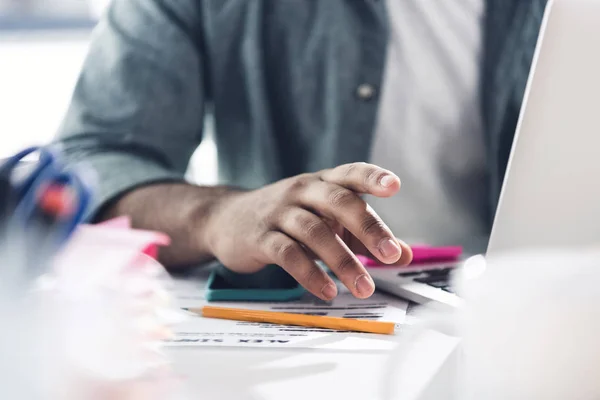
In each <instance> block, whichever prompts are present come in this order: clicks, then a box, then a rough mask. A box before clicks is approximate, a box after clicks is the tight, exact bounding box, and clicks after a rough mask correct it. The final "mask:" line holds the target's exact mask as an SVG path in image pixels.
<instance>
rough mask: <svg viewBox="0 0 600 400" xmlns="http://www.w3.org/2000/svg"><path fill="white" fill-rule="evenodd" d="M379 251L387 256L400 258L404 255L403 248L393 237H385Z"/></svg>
mask: <svg viewBox="0 0 600 400" xmlns="http://www.w3.org/2000/svg"><path fill="white" fill-rule="evenodd" d="M379 251H380V252H381V255H382V256H384V257H385V258H392V257H393V258H398V257H400V256H401V255H402V249H401V248H400V246H398V245H397V244H396V242H394V241H393V240H392V239H384V240H383V241H382V242H381V244H380V245H379Z"/></svg>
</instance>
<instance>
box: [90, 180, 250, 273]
mask: <svg viewBox="0 0 600 400" xmlns="http://www.w3.org/2000/svg"><path fill="white" fill-rule="evenodd" d="M238 192H239V190H236V189H233V188H230V187H200V186H193V185H188V184H183V183H182V184H174V183H168V184H157V185H150V186H146V187H142V188H139V189H136V190H133V191H132V192H130V193H128V194H126V195H124V196H123V197H122V198H120V199H118V200H117V201H116V202H115V203H114V204H112V205H111V206H109V207H108V208H107V209H106V210H105V211H104V212H103V213H102V214H101V215H100V219H101V220H107V219H110V218H114V217H118V216H124V215H127V216H129V217H130V218H131V221H132V224H133V227H134V228H139V229H148V230H156V231H160V232H164V233H165V234H167V235H169V236H170V238H171V245H170V246H169V247H166V248H163V249H161V251H160V254H159V259H160V261H161V262H162V263H163V264H164V265H165V266H167V267H180V266H189V265H194V264H198V263H202V262H206V261H209V260H211V259H212V258H213V254H212V253H211V251H210V249H209V248H208V244H207V240H206V236H207V225H208V220H209V217H210V215H211V213H212V212H213V211H214V210H215V208H216V207H217V206H218V204H219V202H220V201H222V200H223V199H224V198H226V197H228V196H231V195H233V194H235V193H238Z"/></svg>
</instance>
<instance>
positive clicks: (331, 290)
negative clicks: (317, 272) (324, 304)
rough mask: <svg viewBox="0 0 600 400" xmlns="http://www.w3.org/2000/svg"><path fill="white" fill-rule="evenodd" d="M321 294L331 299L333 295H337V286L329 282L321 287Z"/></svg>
mask: <svg viewBox="0 0 600 400" xmlns="http://www.w3.org/2000/svg"><path fill="white" fill-rule="evenodd" d="M321 294H322V295H323V297H325V298H326V299H327V300H331V299H333V298H335V296H337V287H336V286H335V285H332V284H331V283H329V284H327V285H325V287H323V290H321Z"/></svg>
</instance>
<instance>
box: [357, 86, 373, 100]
mask: <svg viewBox="0 0 600 400" xmlns="http://www.w3.org/2000/svg"><path fill="white" fill-rule="evenodd" d="M356 94H357V95H358V97H359V98H360V99H361V100H371V99H372V98H373V96H375V88H374V87H373V85H369V84H368V83H363V84H361V85H358V88H357V89H356Z"/></svg>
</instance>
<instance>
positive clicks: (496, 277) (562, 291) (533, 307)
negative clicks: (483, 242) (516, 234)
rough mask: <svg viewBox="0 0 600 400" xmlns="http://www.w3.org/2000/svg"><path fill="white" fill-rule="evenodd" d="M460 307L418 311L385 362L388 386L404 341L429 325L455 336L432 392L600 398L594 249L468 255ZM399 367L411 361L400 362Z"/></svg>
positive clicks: (490, 398) (469, 399)
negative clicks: (453, 351) (449, 362)
mask: <svg viewBox="0 0 600 400" xmlns="http://www.w3.org/2000/svg"><path fill="white" fill-rule="evenodd" d="M453 280H454V285H455V288H456V290H457V293H458V294H459V295H460V296H461V297H462V298H463V299H464V304H463V305H462V306H461V307H460V308H458V309H456V310H455V311H453V312H447V313H442V312H441V311H434V312H432V311H431V310H427V309H425V310H424V311H423V312H422V316H421V318H419V319H418V322H416V323H415V324H414V325H413V326H412V327H409V328H408V332H406V335H405V337H404V338H403V339H401V343H400V346H399V347H398V349H397V350H396V351H395V352H394V354H393V355H392V359H391V363H390V368H388V373H389V375H388V382H387V384H388V385H390V384H393V385H394V390H392V391H388V392H387V393H388V395H389V396H390V397H392V398H398V399H399V398H403V397H402V396H399V397H394V396H393V395H392V393H398V394H400V393H402V387H403V386H405V385H406V384H407V382H402V376H400V375H399V374H398V371H399V367H400V366H402V362H403V359H406V357H405V356H406V355H407V352H410V351H411V346H410V343H411V342H412V341H413V340H415V339H418V337H419V336H421V335H422V334H423V333H424V332H426V331H427V330H429V329H435V330H438V331H442V332H445V333H447V334H451V335H454V336H456V337H458V338H460V346H459V352H458V355H459V357H458V361H457V363H456V364H455V367H456V371H455V372H456V373H455V374H453V375H454V378H453V380H454V382H451V383H452V384H448V382H436V381H435V380H433V381H432V382H431V384H432V385H436V384H438V385H443V386H440V387H439V388H437V389H438V390H437V391H436V390H433V391H430V392H434V393H438V394H440V393H441V394H443V397H440V395H438V396H437V397H436V398H437V399H452V400H454V399H460V400H482V399H485V400H500V399H502V400H505V399H511V400H521V399H527V400H533V399H543V400H554V399H568V400H595V399H600V250H596V249H580V250H573V249H569V250H565V251H561V250H556V249H555V250H547V249H539V250H537V251H522V252H515V253H512V254H504V255H500V256H495V257H492V258H488V259H484V258H483V257H481V256H478V257H474V258H472V259H470V260H468V261H467V262H466V263H465V265H464V267H462V268H460V269H459V270H457V272H456V273H455V275H454V277H453ZM403 367H404V368H406V367H409V366H406V365H404V366H403Z"/></svg>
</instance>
